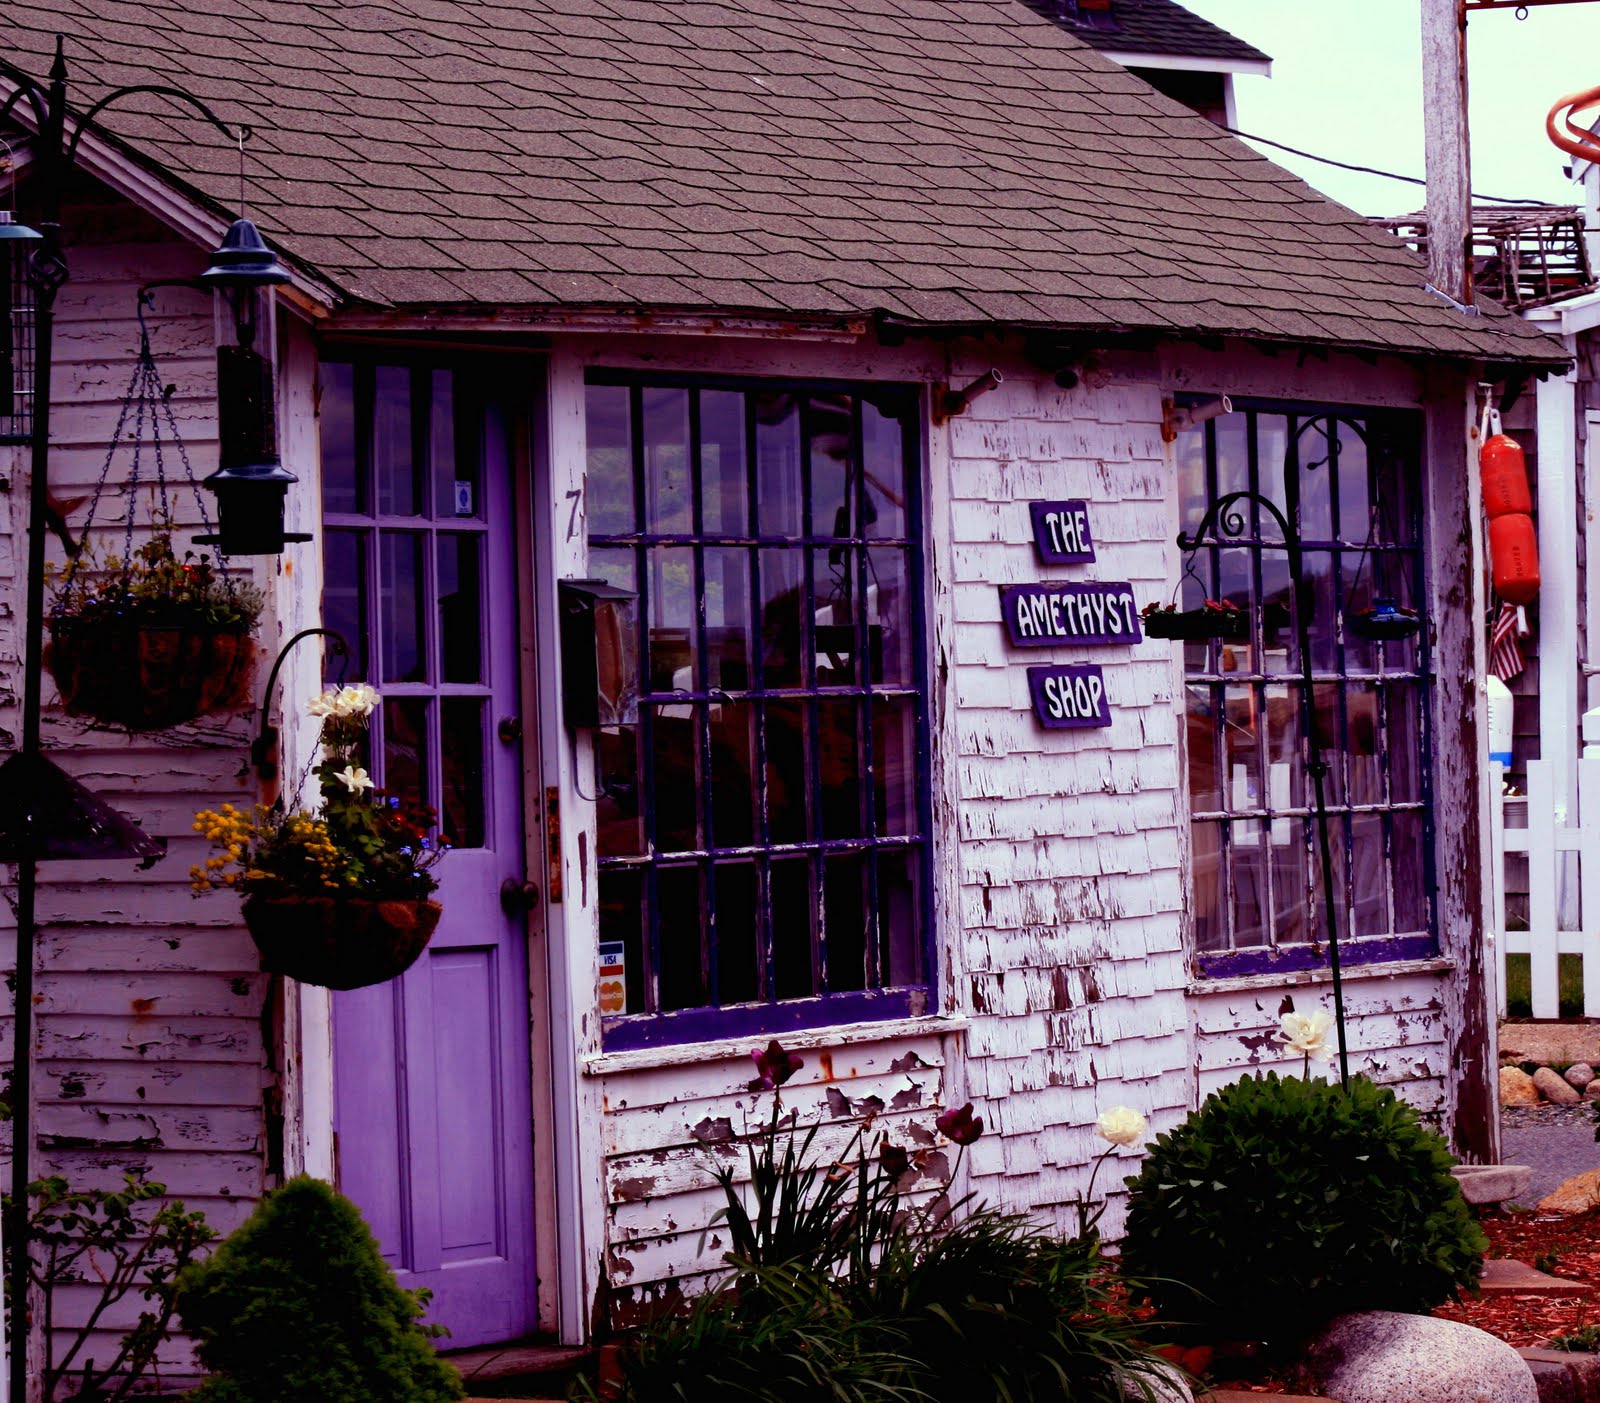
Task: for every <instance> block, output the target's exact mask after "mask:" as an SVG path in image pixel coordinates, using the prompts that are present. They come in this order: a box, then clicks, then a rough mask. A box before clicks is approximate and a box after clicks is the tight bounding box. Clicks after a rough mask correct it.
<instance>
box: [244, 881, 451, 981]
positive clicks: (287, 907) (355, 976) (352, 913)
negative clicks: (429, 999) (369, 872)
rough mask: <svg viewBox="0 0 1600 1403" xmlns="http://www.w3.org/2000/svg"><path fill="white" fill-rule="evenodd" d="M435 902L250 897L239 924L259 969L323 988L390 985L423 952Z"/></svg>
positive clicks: (435, 917)
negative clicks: (258, 958)
mask: <svg viewBox="0 0 1600 1403" xmlns="http://www.w3.org/2000/svg"><path fill="white" fill-rule="evenodd" d="M441 914H442V910H441V908H440V906H439V903H438V902H437V901H372V900H369V899H366V898H362V897H318V896H286V897H278V898H271V897H264V896H253V897H251V898H250V899H249V900H248V901H246V902H245V904H244V923H245V925H246V926H247V927H248V928H249V931H250V938H251V939H252V940H254V941H255V943H256V949H257V950H258V951H259V952H260V955H261V968H262V969H264V970H265V971H267V973H269V974H282V975H287V976H288V977H289V978H290V979H298V980H299V981H300V982H301V983H302V984H318V985H321V986H322V987H323V988H325V989H364V988H365V987H366V986H367V985H369V984H383V983H386V982H387V981H388V980H391V979H396V978H398V977H399V976H400V975H402V974H404V973H405V972H406V971H407V970H408V969H410V968H411V966H412V965H414V964H415V963H416V962H417V960H418V959H419V958H420V956H421V955H422V952H423V951H424V950H425V949H427V946H428V941H429V940H430V939H431V938H432V936H433V932H434V928H435V927H436V926H437V925H438V924H439V917H440V915H441Z"/></svg>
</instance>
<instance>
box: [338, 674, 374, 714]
mask: <svg viewBox="0 0 1600 1403" xmlns="http://www.w3.org/2000/svg"><path fill="white" fill-rule="evenodd" d="M377 707H378V692H377V688H375V687H369V686H368V685H367V684H366V683H365V682H357V683H356V684H355V686H353V687H342V688H340V689H339V691H338V692H337V693H335V694H334V697H333V714H334V715H335V716H339V717H350V716H371V715H372V713H373V712H374V711H375V710H377Z"/></svg>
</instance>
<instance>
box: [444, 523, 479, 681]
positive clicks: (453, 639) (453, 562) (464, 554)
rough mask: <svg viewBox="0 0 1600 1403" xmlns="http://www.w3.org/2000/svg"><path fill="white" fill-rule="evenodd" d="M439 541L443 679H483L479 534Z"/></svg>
mask: <svg viewBox="0 0 1600 1403" xmlns="http://www.w3.org/2000/svg"><path fill="white" fill-rule="evenodd" d="M438 541H439V565H438V571H439V578H438V585H437V597H438V600H439V668H440V675H441V676H442V677H443V678H444V680H445V681H446V682H481V681H483V680H484V679H483V646H482V632H483V627H484V624H485V623H486V622H487V620H486V619H485V618H484V611H483V563H482V556H483V551H482V537H480V536H476V535H465V534H451V535H441V536H440V537H439V538H438Z"/></svg>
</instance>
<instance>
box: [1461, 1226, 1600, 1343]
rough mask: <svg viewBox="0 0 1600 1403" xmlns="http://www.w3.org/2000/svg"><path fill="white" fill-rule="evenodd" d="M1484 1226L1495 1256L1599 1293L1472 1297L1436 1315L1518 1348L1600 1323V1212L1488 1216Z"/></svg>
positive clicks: (1490, 1249)
mask: <svg viewBox="0 0 1600 1403" xmlns="http://www.w3.org/2000/svg"><path fill="white" fill-rule="evenodd" d="M1482 1223H1483V1230H1484V1232H1486V1233H1487V1234H1488V1235H1489V1243H1490V1246H1489V1255H1490V1256H1491V1257H1514V1258H1515V1259H1516V1260H1517V1261H1519V1262H1526V1263H1527V1264H1528V1265H1529V1266H1532V1267H1537V1268H1538V1269H1539V1270H1540V1271H1542V1272H1545V1273H1547V1274H1548V1275H1550V1276H1560V1277H1565V1278H1566V1279H1567V1280H1569V1281H1582V1282H1585V1283H1587V1284H1588V1285H1590V1286H1593V1287H1595V1288H1596V1290H1595V1294H1594V1295H1592V1296H1577V1297H1565V1298H1556V1299H1552V1298H1549V1297H1544V1296H1484V1297H1477V1298H1468V1299H1467V1300H1465V1301H1462V1302H1461V1303H1460V1304H1459V1305H1447V1306H1440V1307H1439V1309H1438V1310H1436V1311H1434V1314H1435V1315H1437V1316H1440V1317H1442V1318H1443V1319H1445V1320H1462V1321H1465V1322H1466V1323H1467V1324H1468V1325H1476V1326H1477V1327H1478V1329H1480V1330H1487V1331H1488V1332H1489V1333H1490V1334H1491V1335H1498V1336H1499V1337H1500V1338H1501V1339H1502V1340H1504V1341H1505V1342H1506V1343H1507V1344H1509V1345H1513V1346H1515V1347H1517V1348H1519V1349H1520V1348H1522V1347H1524V1346H1527V1345H1541V1344H1543V1343H1544V1342H1545V1341H1546V1340H1548V1339H1549V1338H1550V1337H1551V1336H1552V1335H1565V1334H1569V1333H1571V1332H1572V1331H1574V1330H1578V1329H1581V1328H1582V1327H1583V1326H1585V1325H1600V1212H1593V1213H1583V1214H1576V1215H1575V1214H1565V1213H1563V1214H1555V1215H1550V1216H1545V1215H1543V1214H1536V1213H1500V1212H1485V1213H1484V1214H1483V1217H1482ZM1540 1258H1550V1260H1545V1261H1541V1260H1539V1259H1540Z"/></svg>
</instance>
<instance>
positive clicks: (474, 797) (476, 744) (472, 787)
mask: <svg viewBox="0 0 1600 1403" xmlns="http://www.w3.org/2000/svg"><path fill="white" fill-rule="evenodd" d="M439 706H440V741H441V745H440V761H441V764H442V766H443V771H444V773H443V781H444V792H443V803H442V805H441V806H440V807H441V813H440V816H439V817H440V821H441V824H442V827H443V830H444V835H445V837H447V838H448V839H449V840H450V841H451V843H453V844H454V845H455V846H456V847H458V848H481V847H482V846H483V764H484V747H485V745H486V744H487V739H488V738H487V737H486V736H485V735H484V728H483V717H484V704H483V702H482V701H481V700H480V699H478V698H477V697H445V698H444V699H443V700H442V701H441V702H440V703H439Z"/></svg>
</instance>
